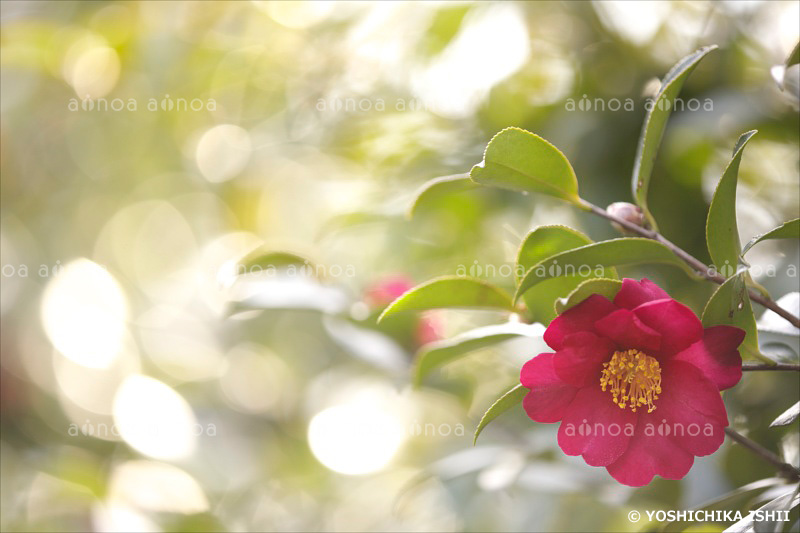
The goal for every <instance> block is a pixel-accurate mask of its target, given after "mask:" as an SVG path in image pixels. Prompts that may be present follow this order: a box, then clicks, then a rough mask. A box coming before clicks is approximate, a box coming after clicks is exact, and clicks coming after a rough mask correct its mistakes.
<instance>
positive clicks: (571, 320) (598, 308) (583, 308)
mask: <svg viewBox="0 0 800 533" xmlns="http://www.w3.org/2000/svg"><path fill="white" fill-rule="evenodd" d="M615 310H616V306H615V305H614V304H613V303H611V301H609V299H608V298H606V297H605V296H600V295H599V294H593V295H591V296H589V297H588V298H586V299H585V300H584V301H582V302H581V303H579V304H578V305H576V306H575V307H573V308H571V309H569V310H567V311H565V312H564V313H562V314H561V315H559V316H557V317H556V318H554V319H553V321H552V322H550V325H549V326H548V327H547V330H545V332H544V342H546V343H547V345H548V346H550V348H552V349H553V350H559V349H560V348H561V345H562V343H563V342H564V339H565V338H566V337H567V335H570V334H572V333H577V332H579V331H589V332H592V333H593V332H594V323H595V322H596V321H597V320H598V319H600V318H603V317H604V316H606V315H607V314H609V313H611V312H613V311H615Z"/></svg>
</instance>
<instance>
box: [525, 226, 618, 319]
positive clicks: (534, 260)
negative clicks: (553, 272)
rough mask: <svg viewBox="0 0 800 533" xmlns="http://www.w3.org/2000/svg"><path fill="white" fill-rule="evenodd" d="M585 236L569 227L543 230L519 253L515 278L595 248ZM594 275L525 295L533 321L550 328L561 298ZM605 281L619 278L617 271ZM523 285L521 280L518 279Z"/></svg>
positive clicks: (554, 281)
mask: <svg viewBox="0 0 800 533" xmlns="http://www.w3.org/2000/svg"><path fill="white" fill-rule="evenodd" d="M591 243H592V240H591V239H590V238H589V237H587V236H586V235H584V234H583V233H581V232H579V231H577V230H574V229H572V228H569V227H567V226H540V227H538V228H536V229H534V230H533V231H531V232H530V233H528V235H527V236H526V237H525V239H523V241H522V244H521V245H520V247H519V251H518V252H517V268H516V269H515V276H518V277H519V276H520V275H521V274H522V273H524V272H527V271H528V270H529V269H530V268H531V267H533V266H534V265H536V264H538V263H539V262H540V261H544V260H545V259H547V258H548V257H551V256H553V255H555V254H558V253H561V252H565V251H567V250H572V249H574V248H578V247H580V246H585V245H587V244H591ZM591 276H594V274H593V273H592V274H589V275H588V276H587V275H576V276H564V277H559V278H553V279H549V280H546V281H544V282H542V283H539V284H538V285H536V286H535V287H532V288H531V289H530V290H528V291H527V292H526V293H525V294H524V295H523V299H524V301H525V306H526V307H527V308H528V315H529V316H530V317H531V319H533V320H535V321H537V322H541V323H543V324H548V323H549V322H550V321H551V320H552V319H553V318H555V315H556V314H555V311H554V308H553V305H554V303H555V301H556V300H557V299H558V298H563V297H565V296H567V295H568V294H569V293H570V292H571V291H572V290H573V289H574V288H575V287H577V286H578V284H579V283H581V282H582V281H584V280H585V279H587V277H591ZM602 276H603V277H614V278H615V277H616V276H617V273H616V269H614V268H608V269H605V271H604V273H603V274H602ZM517 281H519V279H517Z"/></svg>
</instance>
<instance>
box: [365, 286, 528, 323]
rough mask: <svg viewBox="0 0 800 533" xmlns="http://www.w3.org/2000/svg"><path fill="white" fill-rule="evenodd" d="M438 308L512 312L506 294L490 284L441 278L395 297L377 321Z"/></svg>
mask: <svg viewBox="0 0 800 533" xmlns="http://www.w3.org/2000/svg"><path fill="white" fill-rule="evenodd" d="M441 307H450V308H460V309H502V310H506V311H513V310H514V304H513V303H512V301H511V298H510V297H509V295H508V293H506V292H505V291H504V290H502V289H500V288H499V287H496V286H495V285H492V284H491V283H488V282H486V281H483V280H481V279H477V278H467V277H462V276H445V277H441V278H436V279H432V280H430V281H428V282H426V283H423V284H422V285H418V286H417V287H414V288H413V289H411V290H409V291H407V292H406V293H405V294H403V295H401V296H400V297H398V298H397V299H396V300H395V301H393V302H392V303H391V304H389V306H388V307H387V308H386V309H385V310H384V311H383V313H381V316H380V317H378V322H380V321H381V320H384V319H385V318H386V317H388V316H391V315H393V314H395V313H399V312H401V311H424V310H426V309H436V308H441Z"/></svg>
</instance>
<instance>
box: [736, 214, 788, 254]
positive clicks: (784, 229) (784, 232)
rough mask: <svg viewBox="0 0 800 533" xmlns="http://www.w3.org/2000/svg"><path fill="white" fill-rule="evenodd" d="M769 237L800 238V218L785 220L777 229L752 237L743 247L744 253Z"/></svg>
mask: <svg viewBox="0 0 800 533" xmlns="http://www.w3.org/2000/svg"><path fill="white" fill-rule="evenodd" d="M768 239H800V218H796V219H794V220H790V221H789V222H784V223H783V224H781V225H780V226H778V227H777V228H775V229H771V230H769V231H768V232H766V233H762V234H761V235H756V236H755V237H753V238H752V239H750V242H748V243H747V244H745V246H744V248H743V249H742V255H744V254H746V253H747V252H748V251H749V250H750V248H752V247H753V246H755V245H756V244H758V243H760V242H761V241H765V240H768Z"/></svg>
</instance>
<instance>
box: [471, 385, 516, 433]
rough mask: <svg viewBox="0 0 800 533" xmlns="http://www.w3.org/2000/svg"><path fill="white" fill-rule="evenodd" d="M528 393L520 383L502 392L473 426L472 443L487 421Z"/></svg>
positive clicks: (500, 413)
mask: <svg viewBox="0 0 800 533" xmlns="http://www.w3.org/2000/svg"><path fill="white" fill-rule="evenodd" d="M526 394H528V389H526V388H525V387H523V386H522V384H521V383H519V384H517V385H515V386H514V387H513V388H511V390H509V391H508V392H506V393H505V394H503V395H502V396H501V397H500V398H498V399H497V401H495V402H494V403H493V404H492V406H491V407H489V409H488V410H487V411H486V412H485V413H484V414H483V417H482V418H481V421H480V422H478V427H476V428H475V437H474V438H473V439H472V444H473V445H475V443H476V442H478V436H479V435H480V434H481V432H482V431H483V429H484V428H485V427H486V426H488V425H489V422H491V421H492V420H494V419H495V418H497V417H498V416H500V415H502V414H503V413H505V412H506V411H508V410H509V409H511V408H512V407H514V406H515V405H517V404H518V403H521V402H522V399H523V398H525V395H526Z"/></svg>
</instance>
